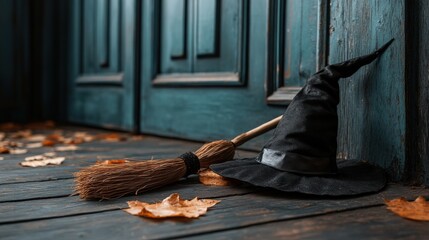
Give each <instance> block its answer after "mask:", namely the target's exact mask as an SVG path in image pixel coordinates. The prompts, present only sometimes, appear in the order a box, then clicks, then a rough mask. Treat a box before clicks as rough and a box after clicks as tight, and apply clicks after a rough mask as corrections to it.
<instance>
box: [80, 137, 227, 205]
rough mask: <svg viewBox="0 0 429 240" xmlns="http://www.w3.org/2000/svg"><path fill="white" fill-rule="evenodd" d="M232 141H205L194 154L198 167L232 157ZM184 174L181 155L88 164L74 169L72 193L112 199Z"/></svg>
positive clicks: (172, 179)
mask: <svg viewBox="0 0 429 240" xmlns="http://www.w3.org/2000/svg"><path fill="white" fill-rule="evenodd" d="M234 154H235V145H234V144H233V143H232V142H231V141H227V140H219V141H215V142H211V143H207V144H204V145H203V146H202V147H201V148H199V149H198V150H197V151H196V152H195V155H196V156H197V157H198V159H199V160H200V168H207V167H209V166H210V165H211V164H214V163H220V162H225V161H229V160H232V159H233V158H234ZM185 174H186V165H185V162H184V161H183V159H180V158H175V159H165V160H146V161H140V162H129V163H123V164H112V165H103V164H98V165H97V164H96V165H93V166H89V167H87V168H84V169H82V170H80V171H79V172H77V173H75V174H74V176H75V193H76V194H79V196H80V197H81V198H83V199H113V198H120V197H122V196H125V195H131V194H135V195H137V194H138V193H139V192H144V191H148V190H152V189H155V188H158V187H162V186H165V185H167V184H170V183H173V182H176V181H178V180H180V178H182V177H184V176H185Z"/></svg>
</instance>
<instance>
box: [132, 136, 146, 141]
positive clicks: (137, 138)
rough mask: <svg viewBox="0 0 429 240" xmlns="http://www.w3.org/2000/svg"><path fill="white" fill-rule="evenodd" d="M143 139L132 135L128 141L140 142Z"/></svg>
mask: <svg viewBox="0 0 429 240" xmlns="http://www.w3.org/2000/svg"><path fill="white" fill-rule="evenodd" d="M143 139H144V136H143V135H133V136H131V138H130V140H131V141H141V140H143Z"/></svg>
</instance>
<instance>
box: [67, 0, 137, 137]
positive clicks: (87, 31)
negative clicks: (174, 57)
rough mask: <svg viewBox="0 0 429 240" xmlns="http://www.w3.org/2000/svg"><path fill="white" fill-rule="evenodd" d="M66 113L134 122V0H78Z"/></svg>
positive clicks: (96, 121) (126, 125)
mask: <svg viewBox="0 0 429 240" xmlns="http://www.w3.org/2000/svg"><path fill="white" fill-rule="evenodd" d="M72 10H73V16H72V43H73V45H72V53H71V54H72V64H71V81H69V93H70V95H69V109H68V112H69V114H68V118H69V120H70V121H72V122H77V123H84V124H89V125H96V126H103V127H109V128H119V129H126V130H132V129H134V127H135V119H134V116H135V109H134V106H135V105H134V103H135V98H134V97H135V94H134V91H135V73H134V71H135V55H136V54H135V49H136V47H135V46H136V45H135V36H136V34H135V24H136V13H137V6H136V1H135V0H90V1H86V0H76V1H73V6H72Z"/></svg>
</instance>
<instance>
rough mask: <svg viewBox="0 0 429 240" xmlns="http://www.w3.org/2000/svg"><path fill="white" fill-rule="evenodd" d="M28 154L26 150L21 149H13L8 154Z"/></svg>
mask: <svg viewBox="0 0 429 240" xmlns="http://www.w3.org/2000/svg"><path fill="white" fill-rule="evenodd" d="M27 152H28V150H27V149H22V148H15V149H9V153H10V154H17V155H18V154H26V153H27Z"/></svg>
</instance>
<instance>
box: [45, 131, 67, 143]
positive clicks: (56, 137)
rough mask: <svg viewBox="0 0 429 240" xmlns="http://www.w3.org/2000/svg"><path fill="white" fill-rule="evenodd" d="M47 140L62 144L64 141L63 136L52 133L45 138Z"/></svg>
mask: <svg viewBox="0 0 429 240" xmlns="http://www.w3.org/2000/svg"><path fill="white" fill-rule="evenodd" d="M46 139H47V140H51V141H53V142H62V141H63V140H64V136H62V135H61V134H58V133H53V134H50V135H48V136H46Z"/></svg>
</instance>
